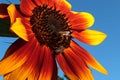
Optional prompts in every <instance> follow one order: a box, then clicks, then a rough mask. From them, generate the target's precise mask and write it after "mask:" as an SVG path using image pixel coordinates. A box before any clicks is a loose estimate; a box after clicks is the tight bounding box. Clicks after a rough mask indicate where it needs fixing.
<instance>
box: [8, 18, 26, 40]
mask: <svg viewBox="0 0 120 80" xmlns="http://www.w3.org/2000/svg"><path fill="white" fill-rule="evenodd" d="M10 30H12V31H13V32H14V33H15V34H17V35H18V36H19V37H20V38H22V39H24V40H25V41H28V33H27V29H26V28H25V25H24V24H23V23H22V22H21V18H16V22H15V23H14V24H13V25H12V26H11V27H10Z"/></svg>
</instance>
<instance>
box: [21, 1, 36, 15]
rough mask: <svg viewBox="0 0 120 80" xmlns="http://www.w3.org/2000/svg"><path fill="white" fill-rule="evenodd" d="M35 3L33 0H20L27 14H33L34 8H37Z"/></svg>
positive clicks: (22, 9)
mask: <svg viewBox="0 0 120 80" xmlns="http://www.w3.org/2000/svg"><path fill="white" fill-rule="evenodd" d="M35 7H36V6H35V4H34V3H33V2H32V0H21V1H20V10H21V11H22V12H23V13H24V14H25V15H26V16H31V15H32V10H33V9H34V8H35Z"/></svg>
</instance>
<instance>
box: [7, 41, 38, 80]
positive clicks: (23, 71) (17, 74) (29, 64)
mask: <svg viewBox="0 0 120 80" xmlns="http://www.w3.org/2000/svg"><path fill="white" fill-rule="evenodd" d="M33 41H34V40H33ZM35 43H36V42H34V45H32V46H34V47H32V46H31V47H32V50H30V52H29V54H30V56H28V57H29V58H28V60H27V61H26V62H25V63H24V64H23V65H22V66H21V67H19V68H17V69H16V70H14V71H13V72H12V73H11V75H10V78H9V80H26V78H27V77H28V76H29V75H30V73H31V72H32V71H34V69H35V67H36V65H37V64H38V58H39V51H40V50H39V46H38V45H36V44H35ZM33 56H34V59H33Z"/></svg>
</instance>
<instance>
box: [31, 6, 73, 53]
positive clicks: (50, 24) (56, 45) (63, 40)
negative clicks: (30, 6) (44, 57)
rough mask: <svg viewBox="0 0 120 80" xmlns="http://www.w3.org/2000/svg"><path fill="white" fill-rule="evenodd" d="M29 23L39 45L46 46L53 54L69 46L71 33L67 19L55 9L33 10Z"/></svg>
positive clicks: (40, 8) (42, 8)
mask: <svg viewBox="0 0 120 80" xmlns="http://www.w3.org/2000/svg"><path fill="white" fill-rule="evenodd" d="M30 23H31V25H32V31H33V32H34V33H35V36H36V38H37V40H38V41H39V43H40V44H41V45H47V46H48V47H50V49H52V50H53V51H54V52H55V53H60V52H62V51H63V50H64V49H65V48H68V47H69V46H70V40H71V31H70V24H69V22H68V18H66V15H65V14H61V13H60V11H58V10H56V8H52V7H48V6H47V5H43V6H37V7H36V8H34V10H33V15H32V16H31V19H30Z"/></svg>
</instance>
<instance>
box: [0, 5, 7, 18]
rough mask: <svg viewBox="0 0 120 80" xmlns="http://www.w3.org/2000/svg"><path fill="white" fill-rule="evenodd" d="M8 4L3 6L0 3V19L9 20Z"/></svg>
mask: <svg viewBox="0 0 120 80" xmlns="http://www.w3.org/2000/svg"><path fill="white" fill-rule="evenodd" d="M7 7H8V4H1V3H0V18H7V17H8V12H7Z"/></svg>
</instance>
